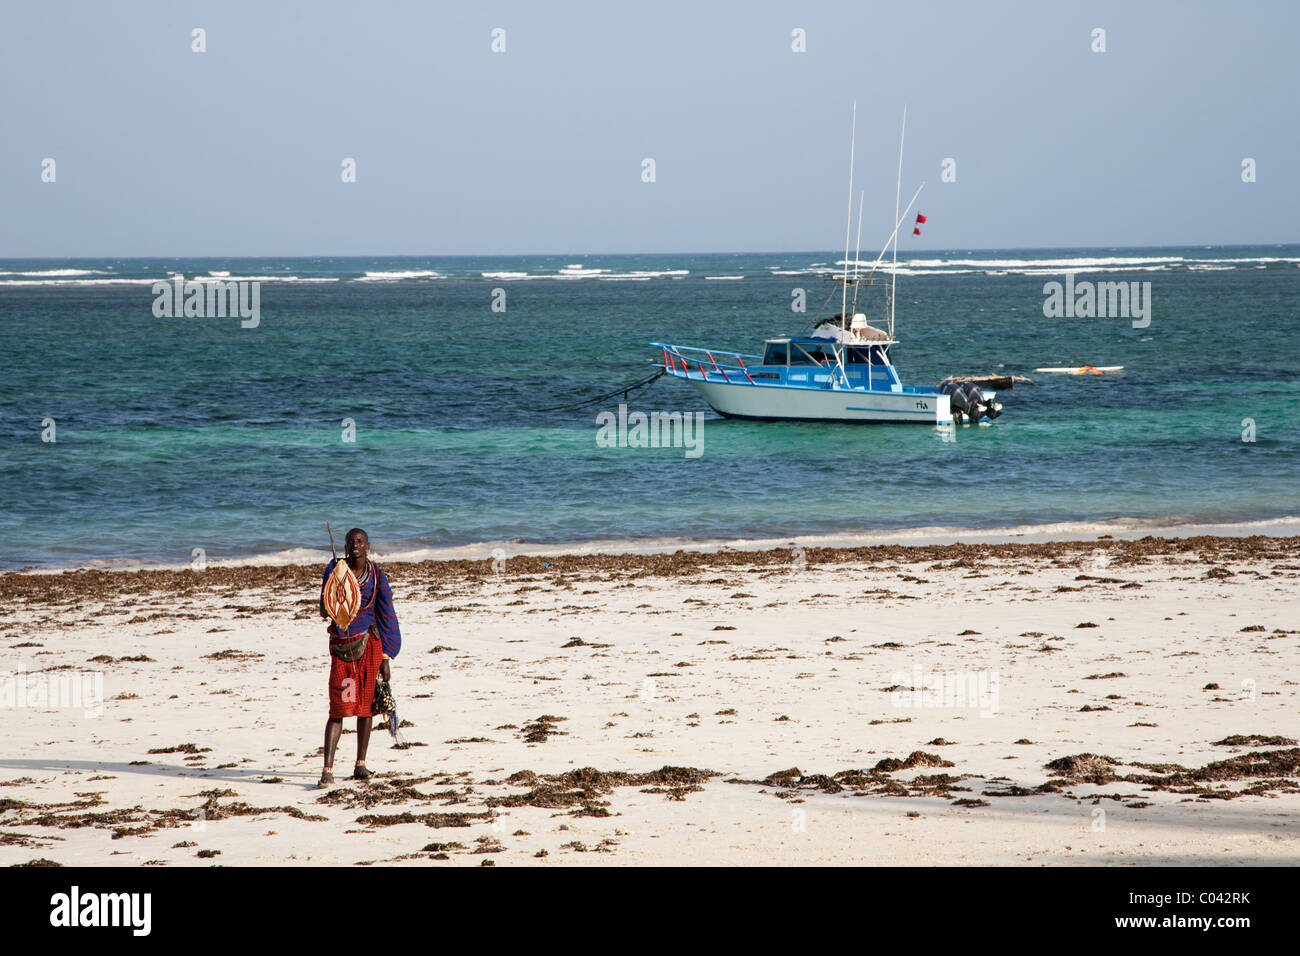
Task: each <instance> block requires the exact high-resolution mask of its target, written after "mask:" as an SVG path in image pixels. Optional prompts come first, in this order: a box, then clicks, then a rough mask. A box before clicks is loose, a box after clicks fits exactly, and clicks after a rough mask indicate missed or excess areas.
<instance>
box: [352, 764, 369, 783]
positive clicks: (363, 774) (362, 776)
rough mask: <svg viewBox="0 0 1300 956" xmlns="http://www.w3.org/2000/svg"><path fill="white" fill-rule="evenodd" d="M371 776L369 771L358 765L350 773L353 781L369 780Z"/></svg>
mask: <svg viewBox="0 0 1300 956" xmlns="http://www.w3.org/2000/svg"><path fill="white" fill-rule="evenodd" d="M373 776H374V774H372V773H371V772H370V771H369V770H367V769H366V768H365V767H362V766H360V765H358V766H357V768H356V769H355V770H353V771H352V779H353V780H369V779H370V778H371V777H373Z"/></svg>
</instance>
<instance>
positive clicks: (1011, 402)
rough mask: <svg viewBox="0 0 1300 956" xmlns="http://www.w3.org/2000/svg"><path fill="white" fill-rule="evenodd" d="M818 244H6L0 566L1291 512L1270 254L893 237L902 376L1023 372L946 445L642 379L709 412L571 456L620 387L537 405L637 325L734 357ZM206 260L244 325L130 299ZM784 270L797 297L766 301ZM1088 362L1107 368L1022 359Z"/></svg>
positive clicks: (583, 381)
mask: <svg viewBox="0 0 1300 956" xmlns="http://www.w3.org/2000/svg"><path fill="white" fill-rule="evenodd" d="M837 258H838V257H837V256H836V255H835V254H833V253H803V254H790V253H781V254H763V253H760V254H741V255H715V256H700V255H686V254H683V255H679V256H604V257H596V256H586V257H584V256H581V255H572V256H563V257H549V258H541V257H527V258H522V257H516V258H427V259H426V258H410V257H401V258H371V259H275V260H268V259H258V260H239V259H195V260H111V259H110V260H77V261H50V260H40V261H36V260H0V329H2V330H3V332H4V333H5V338H6V341H8V342H9V343H10V355H9V365H8V369H7V372H8V374H7V375H6V376H5V378H4V380H3V382H2V383H0V480H2V481H3V486H4V489H5V492H4V502H3V510H2V511H0V532H3V534H4V537H5V541H6V542H7V543H8V546H7V547H6V548H4V551H3V554H2V555H0V567H6V568H15V567H24V566H32V565H35V566H43V567H58V566H69V565H76V564H79V563H82V562H87V561H99V560H106V559H117V560H125V561H131V562H137V563H144V562H161V563H185V562H187V561H188V560H189V555H190V551H191V549H192V548H196V547H202V548H204V549H205V550H206V551H207V554H208V557H209V559H210V560H211V559H215V560H220V559H225V558H238V557H247V556H253V555H264V554H273V553H278V552H281V551H285V550H288V549H294V548H301V547H310V548H320V547H322V546H324V545H325V544H326V543H327V542H326V541H325V540H324V539H323V526H324V522H325V521H326V520H331V521H333V522H334V523H335V525H336V526H344V527H346V526H351V525H354V524H359V525H363V526H366V527H367V528H368V529H369V530H370V532H371V534H372V537H373V538H374V539H375V541H376V543H377V544H380V545H381V546H382V547H383V548H386V549H388V550H389V551H390V552H391V551H401V550H411V549H419V548H430V547H432V548H440V547H450V546H455V545H469V544H474V543H478V542H502V541H525V542H537V543H569V542H582V541H593V540H610V539H615V540H624V539H630V540H633V541H635V540H649V539H660V538H666V537H671V538H684V539H713V538H724V539H726V538H739V537H779V536H789V535H795V534H809V533H846V532H855V531H866V530H881V529H885V530H887V529H904V528H916V527H930V526H952V527H967V528H993V527H1006V526H1012V525H1017V526H1019V525H1032V524H1046V523H1057V522H1074V521H1079V522H1087V521H1102V520H1108V519H1113V518H1147V519H1169V520H1170V521H1172V522H1175V523H1178V522H1243V521H1252V520H1260V519H1267V518H1276V517H1281V516H1286V515H1294V514H1296V513H1298V512H1300V507H1297V504H1296V491H1297V477H1298V476H1300V392H1298V390H1297V387H1296V385H1297V383H1296V379H1297V374H1296V373H1297V368H1298V367H1300V335H1297V333H1298V332H1300V247H1297V246H1286V247H1276V246H1269V247H1258V248H1244V247H1233V248H1227V249H1225V248H1205V247H1196V248H1183V249H1143V250H1110V249H1105V250H1099V249H1090V250H1059V249H1054V250H1014V251H1003V252H987V251H982V252H977V253H972V252H965V251H952V252H946V253H936V254H927V255H926V256H925V257H924V258H919V257H916V258H914V259H913V260H912V261H909V262H904V263H903V265H904V269H903V274H902V275H900V277H899V280H898V281H899V304H898V336H899V338H900V340H901V344H900V345H898V346H897V347H896V348H895V350H894V360H895V362H896V364H897V365H898V367H899V369H900V372H901V373H902V376H903V379H904V381H905V382H907V383H909V384H933V383H934V382H936V381H937V380H938V379H939V378H941V377H943V376H944V375H947V374H950V373H953V372H1000V373H1017V374H1026V373H1027V374H1030V375H1033V376H1034V377H1035V378H1036V379H1037V380H1038V381H1039V382H1040V383H1041V384H1040V385H1039V386H1038V387H1036V388H1030V387H1021V388H1016V389H1015V390H1014V391H1012V392H1008V393H1003V395H1002V401H1003V404H1004V406H1005V414H1004V416H1003V417H1002V418H1001V419H999V420H998V421H997V422H996V423H995V424H994V425H993V426H991V427H984V428H978V429H972V428H965V429H959V430H958V431H957V432H956V435H955V440H953V441H944V440H943V435H942V433H941V432H940V431H938V430H936V429H934V428H928V427H924V426H876V427H871V426H849V425H824V424H823V425H799V424H791V423H745V422H732V421H725V420H722V419H720V418H718V417H717V416H715V415H714V414H713V413H712V412H708V409H707V406H705V405H704V404H703V403H702V402H701V401H700V399H699V398H698V397H697V396H696V394H695V392H694V391H693V390H692V389H690V387H689V386H687V385H685V384H683V383H680V382H675V381H668V380H661V381H660V382H658V383H656V384H655V385H654V386H653V387H652V388H651V389H650V390H649V391H647V392H645V393H642V394H640V395H636V396H633V398H632V400H631V401H630V402H629V405H630V407H631V408H633V409H641V410H643V411H651V410H665V411H696V410H699V411H705V412H708V414H707V416H706V423H705V428H704V433H703V437H704V446H703V447H704V453H703V455H702V456H701V457H699V458H687V457H686V456H685V455H684V454H683V450H682V449H680V448H677V449H673V448H652V449H635V448H601V447H598V446H597V444H596V441H595V438H596V422H595V415H596V412H597V411H599V410H601V409H604V408H607V409H609V410H614V409H616V407H617V404H618V403H617V401H611V402H607V403H605V404H603V405H602V406H600V407H599V408H595V409H588V410H580V411H570V412H560V413H543V412H539V411H537V409H539V408H544V407H547V406H553V405H557V404H561V403H564V402H569V401H576V400H579V399H582V398H585V397H588V396H591V395H596V394H600V393H602V392H607V391H610V390H611V389H613V388H615V387H616V386H618V385H620V384H623V383H626V382H630V381H634V380H636V379H637V378H639V377H643V376H644V375H646V374H648V372H649V371H651V369H650V368H649V364H648V363H649V361H650V360H651V359H652V358H654V357H655V353H654V352H653V350H651V349H649V348H648V346H647V343H648V342H650V341H652V340H662V341H671V342H677V343H681V344H693V345H695V344H698V345H706V346H711V347H717V348H723V349H735V350H739V351H757V350H758V348H759V347H760V343H761V341H762V339H763V338H764V337H766V336H771V335H780V334H788V333H790V332H792V331H795V332H797V331H799V330H800V329H802V328H804V327H805V326H806V325H807V322H808V320H809V319H810V318H811V317H812V310H815V309H816V307H817V306H818V305H820V304H821V302H822V301H823V299H825V298H826V297H827V296H828V295H829V294H830V293H831V291H832V288H833V286H832V285H831V284H830V283H829V282H827V281H825V279H824V277H823V276H821V275H819V274H818V273H819V272H820V271H821V270H822V268H823V265H824V264H830V265H833V264H834V263H835V261H836V259H837ZM579 263H581V266H582V269H581V270H579V269H576V268H572V267H573V266H576V265H577V264H579ZM566 267H570V268H567V269H566ZM1066 269H1071V270H1074V271H1076V273H1077V279H1079V280H1084V279H1087V280H1092V281H1111V280H1113V281H1138V282H1150V283H1151V295H1152V313H1151V324H1150V326H1149V327H1148V328H1145V329H1134V328H1132V326H1131V323H1130V322H1129V321H1127V320H1125V319H1118V318H1075V319H1067V318H1057V319H1053V318H1047V317H1045V316H1044V314H1043V301H1044V294H1043V284H1044V282H1045V281H1049V280H1051V279H1054V278H1055V279H1060V278H1061V277H1062V275H1063V273H1064V271H1065V270H1066ZM590 270H605V271H603V272H594V271H590ZM215 271H220V272H226V273H229V274H230V276H231V277H234V278H238V277H241V276H245V277H260V279H261V283H262V284H261V290H260V309H261V314H260V324H259V325H258V327H257V328H255V329H241V328H240V325H239V321H238V320H237V319H231V318H188V319H185V318H175V319H171V318H156V317H155V316H154V314H153V310H152V305H153V301H154V296H153V293H152V290H151V283H150V280H153V279H161V278H165V277H166V276H167V275H168V274H170V273H175V272H180V273H183V274H184V275H185V276H187V277H191V278H192V277H196V276H202V275H206V274H209V273H212V272H215ZM484 273H487V274H488V275H484ZM506 274H511V275H506ZM736 275H739V276H743V278H741V279H739V280H731V281H715V280H710V279H707V278H705V277H707V276H736ZM794 288H805V289H807V290H808V291H807V300H808V303H809V307H810V312H809V313H808V314H806V315H797V314H794V313H792V312H791V309H790V303H791V290H792V289H794ZM494 289H504V290H505V294H506V311H505V312H504V313H497V312H493V311H492V310H491V303H492V296H493V290H494ZM872 307H873V306H867V307H866V311H868V312H871V309H872ZM835 309H838V303H836V306H835ZM832 311H834V310H832ZM1084 363H1086V364H1092V365H1124V366H1125V367H1126V372H1125V374H1124V375H1123V376H1115V377H1109V376H1107V377H1101V378H1094V377H1084V378H1075V377H1070V378H1066V377H1061V376H1050V375H1035V374H1034V372H1033V369H1034V368H1035V367H1037V366H1041V365H1077V364H1084ZM47 418H52V419H54V421H55V423H56V429H57V432H56V438H57V440H56V441H55V442H53V443H49V442H43V441H42V440H41V437H42V422H43V420H45V419H47ZM344 418H351V419H353V420H354V421H355V423H356V441H355V443H346V442H343V441H342V440H341V434H342V426H341V422H342V420H343V419H344ZM1247 418H1249V419H1252V420H1253V421H1254V422H1255V428H1256V436H1257V440H1256V441H1254V442H1252V443H1247V442H1243V441H1242V440H1241V439H1242V421H1243V419H1247Z"/></svg>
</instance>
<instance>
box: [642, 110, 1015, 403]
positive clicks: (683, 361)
mask: <svg viewBox="0 0 1300 956" xmlns="http://www.w3.org/2000/svg"><path fill="white" fill-rule="evenodd" d="M854 112H855V117H854V125H855V127H856V107H855V111H854ZM903 116H904V124H906V116H907V114H906V111H904V114H903ZM902 162H903V157H902V146H901V143H900V146H899V185H900V186H901V185H902ZM852 170H853V160H852V146H850V159H849V217H850V219H849V222H848V223H847V224H846V226H845V250H844V271H843V274H842V275H838V276H836V277H835V279H836V281H837V282H838V283H840V285H841V286H842V291H841V296H840V302H841V308H840V312H839V314H838V315H834V316H831V317H829V318H827V319H823V320H822V321H820V322H818V323H817V324H816V325H815V327H814V328H813V329H812V332H811V333H810V334H807V335H803V336H789V337H786V338H772V339H768V340H767V341H766V342H765V343H764V347H763V353H762V354H761V355H759V354H753V353H745V352H730V351H726V350H723V349H715V348H702V347H699V346H688V345H673V344H669V343H665V342H653V343H651V344H652V345H653V346H655V347H656V348H658V349H660V350H661V351H662V356H663V366H662V367H663V369H664V371H665V372H666V373H667V374H669V375H671V376H673V377H674V378H678V379H681V380H683V381H685V382H688V383H689V384H690V385H692V386H693V387H694V388H695V390H696V391H698V392H699V393H700V395H701V396H702V397H703V398H704V400H705V401H706V402H708V403H709V406H710V407H711V408H712V409H713V410H714V411H716V412H718V414H720V415H725V416H726V417H728V418H741V419H753V420H759V421H781V420H785V421H791V420H793V421H809V422H814V421H819V422H872V423H874V422H918V423H921V424H926V425H951V424H954V423H956V424H962V423H963V422H970V423H972V424H975V423H979V422H981V421H983V420H988V421H991V420H992V419H994V418H996V417H997V416H998V415H999V414H1001V411H1002V406H1001V405H1000V404H998V402H997V400H996V399H997V393H996V392H993V391H990V390H988V389H984V388H981V387H979V386H978V385H976V384H974V383H972V382H955V383H948V384H945V385H943V386H941V387H940V386H935V387H933V388H926V387H919V386H915V385H904V384H903V381H902V379H901V378H900V377H899V374H898V370H897V369H896V368H895V367H894V363H893V361H892V359H891V357H890V354H889V353H890V349H891V348H892V347H893V346H894V345H895V344H897V343H896V340H895V339H894V289H895V282H896V276H895V270H893V269H891V270H890V272H889V274H888V275H884V274H877V271H876V269H877V267H878V266H879V264H880V262H881V260H882V259H883V257H884V254H885V252H886V250H888V249H889V248H890V245H891V243H892V245H893V248H894V263H895V264H897V261H898V230H899V226H900V225H901V224H902V222H903V219H905V218H906V217H907V215H908V213H909V212H910V211H911V208H912V205H913V204H914V203H915V202H916V197H917V196H919V195H920V193H921V188H924V186H925V184H924V183H922V184H921V187H918V188H917V190H916V193H915V194H914V195H913V196H912V201H911V202H910V203H908V205H907V208H906V209H905V210H903V214H902V218H899V216H898V198H899V197H898V194H897V192H896V193H895V202H894V215H895V223H894V231H893V233H892V234H891V235H890V237H889V239H887V240H886V241H885V246H884V248H882V249H881V251H880V255H879V256H877V257H876V261H875V263H873V264H872V265H871V267H870V268H869V269H868V270H867V272H866V274H865V275H862V276H859V271H858V257H857V253H856V252H855V253H854V256H853V260H852V261H853V272H852V274H850V273H849V261H850V260H849V255H848V238H849V228H850V227H851V225H852V214H853V208H852V196H853V171H852ZM861 209H862V207H861V199H859V207H858V240H859V247H860V245H861V236H862V212H861ZM886 278H887V279H888V280H889V281H888V283H886V282H885V281H884V280H885V279H886ZM871 286H877V287H879V288H882V289H883V291H884V298H885V301H884V310H883V312H882V314H881V318H880V320H879V325H872V324H870V322H868V320H867V316H866V314H865V313H862V312H858V311H857V304H858V290H859V288H862V287H871ZM850 287H852V289H853V296H852V299H850V298H849V294H848V290H849V288H850ZM850 305H851V306H852V307H851V308H850ZM879 326H884V327H883V328H881V327H879Z"/></svg>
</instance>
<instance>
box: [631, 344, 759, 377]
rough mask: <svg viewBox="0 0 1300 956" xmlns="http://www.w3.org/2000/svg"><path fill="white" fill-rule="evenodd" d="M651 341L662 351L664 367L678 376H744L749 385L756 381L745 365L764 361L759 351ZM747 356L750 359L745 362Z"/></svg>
mask: <svg viewBox="0 0 1300 956" xmlns="http://www.w3.org/2000/svg"><path fill="white" fill-rule="evenodd" d="M650 344H651V345H653V346H655V347H657V348H659V349H661V350H662V351H663V358H664V369H665V370H666V371H667V372H669V373H671V374H672V375H675V376H678V377H680V378H687V379H689V378H690V377H691V376H692V375H698V376H699V377H700V378H701V379H702V380H705V381H707V380H708V379H709V376H710V375H712V376H716V377H720V378H721V379H722V381H724V382H732V381H737V382H739V381H741V380H744V381H747V382H749V384H750V385H756V384H758V383H757V382H755V381H754V380H753V378H751V377H750V375H749V368H748V365H761V364H762V363H763V356H761V355H753V354H751V353H749V352H725V351H722V350H721V349H701V348H695V347H693V346H690V345H667V344H665V343H663V342H651V343H650ZM746 359H748V360H749V363H748V365H747V364H746ZM692 366H694V367H693V368H692ZM715 380H716V378H715Z"/></svg>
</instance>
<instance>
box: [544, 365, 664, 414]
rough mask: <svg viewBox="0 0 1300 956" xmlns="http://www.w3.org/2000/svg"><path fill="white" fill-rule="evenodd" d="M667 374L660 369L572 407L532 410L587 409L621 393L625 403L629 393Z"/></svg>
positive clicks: (557, 406)
mask: <svg viewBox="0 0 1300 956" xmlns="http://www.w3.org/2000/svg"><path fill="white" fill-rule="evenodd" d="M667 374H668V372H667V371H666V370H664V369H660V370H659V371H657V372H655V373H654V374H653V375H651V376H650V377H649V378H644V379H642V380H641V381H639V382H633V383H632V384H631V385H624V386H622V387H621V388H616V389H614V391H612V392H607V393H606V394H604V395H597V396H596V397H595V398H589V399H586V400H585V401H581V402H574V403H573V404H572V405H556V406H555V407H554V408H537V409H534V411H537V412H564V411H569V410H570V409H574V408H585V407H587V406H588V405H595V404H597V403H598V402H603V401H606V400H608V399H611V398H613V397H614V396H615V395H618V394H620V393H622V395H623V400H624V401H627V396H628V393H629V392H633V391H636V390H637V389H638V388H645V387H646V386H647V385H649V384H651V383H652V382H654V381H655V380H656V379H659V378H661V377H663V376H664V375H667Z"/></svg>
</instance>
